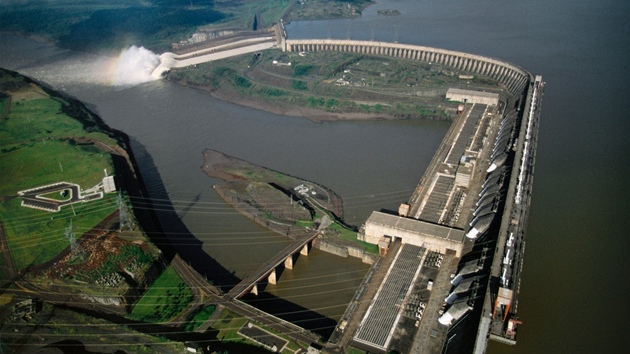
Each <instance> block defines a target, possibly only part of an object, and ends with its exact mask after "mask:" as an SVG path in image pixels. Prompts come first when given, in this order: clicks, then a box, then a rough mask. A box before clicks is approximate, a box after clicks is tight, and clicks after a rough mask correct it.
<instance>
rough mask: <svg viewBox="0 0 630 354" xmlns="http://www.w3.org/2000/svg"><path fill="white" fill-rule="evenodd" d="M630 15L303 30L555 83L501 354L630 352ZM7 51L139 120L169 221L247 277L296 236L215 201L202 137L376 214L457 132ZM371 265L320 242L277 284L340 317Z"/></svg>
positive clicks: (553, 4)
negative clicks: (628, 320)
mask: <svg viewBox="0 0 630 354" xmlns="http://www.w3.org/2000/svg"><path fill="white" fill-rule="evenodd" d="M379 9H396V10H398V11H399V12H400V13H401V15H400V16H396V17H391V16H382V15H378V14H377V11H378V10H379ZM629 17H630V4H629V3H628V2H627V1H623V0H604V1H590V0H577V1H569V0H551V1H550V0H533V1H528V2H525V1H517V0H505V1H500V2H497V1H492V0H473V1H469V0H466V1H464V0H441V1H432V0H397V1H394V0H390V1H377V3H376V5H374V6H372V7H369V8H368V9H366V10H365V11H364V12H363V17H362V18H360V19H353V20H335V21H306V22H295V23H292V24H290V25H289V26H287V31H288V34H289V37H293V38H328V37H330V38H342V39H345V38H351V39H367V40H369V39H374V40H380V41H398V42H400V43H410V44H418V45H426V46H435V47H439V48H445V49H452V50H457V51H462V52H469V53H473V54H479V55H485V56H490V57H495V58H498V59H501V60H506V61H509V62H512V63H514V64H517V65H520V66H522V67H523V68H525V69H526V70H528V71H530V72H532V73H533V74H539V75H542V76H543V78H544V79H545V81H546V82H547V85H546V88H545V96H544V99H543V109H542V117H541V128H540V136H539V142H538V153H537V161H536V174H535V181H534V187H533V190H534V194H533V196H532V207H531V210H530V219H529V229H528V234H527V250H526V253H525V262H524V270H523V282H522V288H521V291H520V299H519V315H520V316H521V320H522V321H523V325H521V326H520V327H519V335H518V344H517V345H516V346H515V347H506V346H503V345H498V344H496V343H492V345H491V346H490V349H489V352H491V353H594V352H628V351H630V348H629V347H628V344H627V342H626V341H624V340H623V338H624V336H623V332H624V329H625V328H626V325H625V317H626V316H624V315H626V314H627V309H626V308H627V306H625V294H624V293H623V291H622V290H621V289H623V288H624V286H623V284H624V283H625V281H626V280H627V279H629V274H628V269H630V261H629V259H630V258H629V257H627V252H628V250H629V249H630V247H629V246H630V242H629V241H628V238H627V234H628V232H627V230H626V227H625V223H624V221H626V220H628V219H629V216H630V215H629V214H628V210H630V202H629V200H630V187H629V185H628V183H627V182H628V177H627V174H625V173H624V172H623V171H624V169H625V167H624V165H625V163H626V162H627V161H630V144H629V143H628V138H627V134H628V132H630V117H629V116H628V113H627V108H626V107H625V102H626V101H627V97H629V96H630V88H629V87H630V86H629V85H628V82H630V74H629V73H628V70H627V69H626V66H627V63H628V62H630V55H629V54H628V51H627V48H630V35H629V34H628V32H627V31H626V30H625V28H626V26H627V25H626V24H627V21H628V19H629ZM0 51H1V53H2V55H0V66H2V67H6V68H8V69H13V70H16V71H19V72H21V73H23V74H25V75H28V76H30V77H33V78H35V79H37V80H40V81H42V82H44V83H47V84H49V85H50V86H52V87H53V88H55V89H58V90H61V91H64V92H66V93H67V94H69V95H72V96H74V97H76V98H78V99H80V100H82V101H84V102H85V103H86V104H88V105H89V106H90V108H92V109H93V110H94V111H95V112H97V113H98V114H99V115H100V116H101V117H102V118H103V119H104V120H105V122H106V123H107V124H109V125H110V126H111V127H113V128H115V129H119V130H122V131H124V132H126V133H127V134H128V135H129V136H130V137H131V139H132V141H133V146H132V148H133V150H134V153H135V154H136V158H137V159H138V161H139V163H140V168H141V172H142V174H143V177H144V178H145V180H146V181H145V182H146V183H147V184H148V186H149V189H150V193H151V198H153V201H154V202H155V203H156V204H157V205H161V204H160V203H158V202H159V201H160V200H168V201H170V203H167V205H166V206H164V208H167V207H168V205H169V204H172V205H173V208H174V209H175V215H176V216H177V219H178V220H181V221H182V223H179V222H172V223H168V222H167V225H164V226H165V228H166V229H167V230H168V231H170V234H171V240H172V242H174V243H175V244H176V245H177V246H179V247H181V248H182V249H184V250H185V249H186V248H187V247H197V246H198V247H200V249H202V250H203V251H204V252H205V254H208V255H210V256H211V257H212V258H214V259H215V260H216V261H217V262H218V263H220V264H221V265H222V266H223V267H224V268H225V269H226V273H228V274H233V275H234V276H236V277H238V278H240V277H242V276H243V275H244V274H246V273H247V272H248V271H252V270H254V269H256V268H257V267H258V266H259V265H260V264H261V263H263V262H265V260H266V259H268V258H270V257H271V256H272V255H273V254H275V252H276V251H277V250H279V249H281V248H282V247H283V246H284V245H286V244H287V243H288V241H287V240H286V239H285V238H283V237H281V236H277V235H274V234H272V233H269V232H267V231H266V230H264V229H262V228H260V227H259V226H257V225H256V224H253V223H251V222H250V221H248V220H247V219H245V218H243V217H241V216H240V215H239V214H238V213H236V212H234V211H233V210H232V208H231V207H229V206H228V205H227V204H225V203H223V202H222V201H221V200H220V199H219V198H218V197H217V196H216V195H215V193H214V192H213V191H212V184H214V183H217V182H218V181H213V180H210V179H209V178H208V177H207V176H206V175H205V174H203V173H202V172H201V170H200V166H201V164H202V161H203V158H202V155H201V152H202V151H203V149H205V148H213V149H216V150H219V151H222V152H224V153H226V154H230V155H233V156H236V157H238V158H241V159H245V160H247V161H250V162H253V163H256V164H259V165H263V166H266V167H269V168H272V169H275V170H278V171H281V172H284V173H288V174H291V175H294V176H299V177H302V178H305V179H308V180H311V181H314V182H318V183H321V184H323V185H326V186H327V187H329V188H331V189H333V190H334V191H336V192H337V193H338V194H339V195H340V196H341V197H342V198H343V199H344V205H345V211H346V220H347V221H348V222H349V223H352V224H355V225H359V224H360V223H362V222H363V221H364V220H365V218H367V216H368V215H369V213H370V211H372V210H375V209H376V210H378V209H381V208H386V209H387V208H389V209H394V208H397V206H398V204H399V203H400V202H403V201H406V199H407V198H408V197H409V196H410V195H411V191H412V190H413V188H414V187H415V186H416V184H417V183H418V181H419V179H420V177H421V175H422V173H423V172H424V168H426V166H427V165H428V162H429V160H430V159H431V157H432V156H433V153H434V151H435V148H437V146H438V145H439V142H440V140H441V139H442V137H443V135H444V133H445V132H446V129H447V128H448V123H445V122H433V121H397V122H386V121H372V122H329V123H323V124H317V123H312V122H310V121H308V120H306V119H302V118H296V117H283V116H277V115H273V114H269V113H265V112H260V111H256V110H252V109H249V108H244V107H240V106H237V105H233V104H228V103H224V102H221V101H217V100H214V99H212V98H210V97H208V95H207V94H205V93H203V92H199V91H195V90H192V89H188V88H184V87H180V86H177V85H173V84H171V83H169V82H164V81H158V82H148V83H145V84H141V85H137V86H133V87H129V88H120V87H112V86H109V85H107V84H106V83H104V82H102V80H100V78H99V77H98V75H96V74H95V73H97V72H98V70H95V68H98V67H100V66H99V65H101V64H102V62H103V61H106V58H104V57H99V56H93V55H88V54H83V53H76V52H68V51H64V50H62V49H59V48H55V47H54V46H51V45H46V44H40V43H35V42H32V41H27V40H24V39H19V38H17V37H13V36H8V35H0ZM165 220H170V219H165ZM192 261H193V262H194V259H193V260H192ZM196 267H197V268H198V269H199V270H200V271H202V272H203V271H204V265H203V264H201V265H196ZM367 267H368V266H367V265H363V264H361V263H360V262H359V261H356V260H353V259H342V258H339V257H335V256H331V255H328V254H324V253H322V252H317V251H315V252H313V253H312V254H311V255H309V256H308V259H306V257H303V258H301V259H299V260H298V261H297V265H296V269H294V270H293V271H290V272H289V271H287V272H285V274H283V278H281V279H280V282H279V283H278V286H277V288H273V289H269V290H270V292H271V294H275V295H276V296H279V297H282V298H284V299H286V300H287V301H290V302H292V303H295V304H298V306H299V307H302V308H306V309H309V310H310V311H313V312H316V313H318V314H321V315H322V316H324V317H328V318H331V319H337V318H339V316H341V314H342V313H343V310H344V309H345V304H346V303H347V302H348V301H349V300H350V298H351V297H352V293H353V290H351V288H352V287H354V286H356V285H357V284H358V283H360V282H361V280H362V277H363V275H364V274H365V272H366V271H367ZM213 269H214V268H210V266H207V268H206V269H205V270H206V273H209V272H210V271H212V270H213ZM208 275H209V278H211V276H210V274H208ZM333 276H334V277H333ZM225 279H229V277H228V276H226V277H225ZM284 280H286V282H283V281H284ZM311 285H313V287H311ZM268 298H269V297H266V298H265V297H263V298H262V299H261V300H260V301H272V300H267V299H268ZM280 311H282V310H280ZM297 311H306V310H304V309H298V310H297ZM326 325H328V324H326Z"/></svg>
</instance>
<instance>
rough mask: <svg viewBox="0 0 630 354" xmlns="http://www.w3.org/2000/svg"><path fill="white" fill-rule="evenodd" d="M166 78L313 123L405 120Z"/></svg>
mask: <svg viewBox="0 0 630 354" xmlns="http://www.w3.org/2000/svg"><path fill="white" fill-rule="evenodd" d="M164 80H167V81H169V82H172V83H174V84H177V85H181V86H184V87H189V88H192V89H195V90H200V91H204V92H206V93H207V94H208V95H210V97H212V98H215V99H217V100H220V101H223V102H227V103H231V104H235V105H238V106H242V107H248V108H252V109H256V110H259V111H263V112H268V113H272V114H277V115H281V116H287V117H300V118H306V119H308V120H310V121H312V122H313V123H323V122H336V121H351V120H352V121H362V120H405V118H396V117H394V116H392V115H389V114H372V113H359V112H350V113H332V112H327V111H324V110H321V109H315V108H304V107H298V106H295V107H287V106H281V105H274V104H272V103H268V102H264V101H262V100H257V99H254V98H252V97H250V96H242V95H240V94H238V93H236V92H230V90H225V89H221V88H219V89H211V88H209V87H207V86H202V85H194V84H190V83H188V82H186V81H183V80H170V79H168V77H167V78H166V79H164Z"/></svg>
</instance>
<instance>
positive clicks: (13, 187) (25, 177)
mask: <svg viewBox="0 0 630 354" xmlns="http://www.w3.org/2000/svg"><path fill="white" fill-rule="evenodd" d="M7 88H9V89H11V90H10V91H4V90H6V89H7ZM0 91H4V93H5V94H10V95H11V96H12V103H11V106H10V110H9V114H8V115H7V116H6V117H5V118H4V119H2V120H1V121H0V142H1V143H0V178H1V179H2V183H0V196H1V197H0V198H1V203H0V220H1V221H2V224H3V226H4V230H5V233H6V237H7V241H8V243H9V248H10V249H11V252H12V257H13V260H14V262H15V266H16V268H17V269H24V268H25V267H28V266H29V265H37V264H40V263H43V262H45V261H48V260H50V259H51V258H52V257H54V256H55V255H56V254H58V253H59V252H60V251H61V250H63V249H64V248H66V247H67V246H68V245H69V243H68V240H67V239H66V237H65V229H66V228H67V227H68V225H69V223H70V220H72V223H73V226H74V232H75V233H76V235H77V238H78V237H80V236H81V235H82V234H83V233H84V232H86V231H88V230H90V229H91V228H92V227H94V226H95V225H97V224H98V223H99V222H100V221H101V220H103V219H104V218H105V217H106V216H108V215H109V214H111V213H112V212H114V211H115V210H116V196H115V195H106V196H105V198H103V199H100V200H95V201H92V202H88V203H78V204H74V205H73V206H65V207H63V208H62V209H61V211H60V212H58V213H51V212H47V211H41V210H36V209H30V208H25V207H22V206H21V205H20V202H21V201H20V199H19V198H17V193H18V191H20V190H24V189H30V188H34V187H38V186H42V185H47V184H52V183H57V182H62V181H66V182H70V183H76V184H79V185H80V186H81V188H83V189H88V188H91V187H93V186H95V185H96V184H97V183H99V182H100V181H101V180H102V178H103V176H104V172H103V171H104V170H105V169H107V170H108V171H109V173H110V174H111V173H114V172H115V171H114V166H113V163H112V158H111V156H110V155H109V154H108V153H105V152H103V151H102V150H101V149H98V148H97V147H96V145H93V144H88V145H79V144H77V142H76V140H75V139H79V138H83V137H89V138H90V139H92V140H93V141H99V142H104V143H106V144H108V145H115V144H116V142H115V141H114V140H113V139H112V138H111V137H109V136H108V135H106V134H104V133H99V132H97V131H96V130H98V129H96V128H95V126H94V125H93V124H94V118H93V117H90V118H86V120H85V121H84V122H80V121H77V120H76V119H74V118H72V117H70V116H68V115H67V114H66V113H65V112H74V113H78V112H80V113H81V115H89V113H88V112H87V111H86V110H84V108H82V106H80V105H77V104H76V103H69V102H68V101H66V100H64V99H62V98H60V97H54V96H49V94H48V93H46V92H44V91H43V90H41V89H40V88H38V87H37V86H35V85H32V84H30V83H28V82H26V81H23V79H21V78H20V77H18V76H15V75H13V74H11V73H9V72H5V71H0ZM5 102H6V101H5ZM86 126H89V128H90V130H93V131H92V132H91V133H86V131H85V128H86ZM56 199H58V198H56ZM42 245H45V247H42Z"/></svg>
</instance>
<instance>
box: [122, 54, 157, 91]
mask: <svg viewBox="0 0 630 354" xmlns="http://www.w3.org/2000/svg"><path fill="white" fill-rule="evenodd" d="M158 65H160V56H159V55H157V54H155V53H153V52H151V51H150V50H148V49H146V48H144V47H136V46H135V45H134V46H131V47H129V48H128V49H125V50H123V51H122V52H121V53H120V55H119V56H118V59H117V61H116V64H115V66H114V67H113V68H112V72H111V83H112V84H113V85H116V86H133V85H137V84H141V83H143V82H147V81H153V80H156V79H157V78H159V77H157V78H156V77H154V76H152V75H151V74H152V73H153V71H154V70H155V68H157V67H158Z"/></svg>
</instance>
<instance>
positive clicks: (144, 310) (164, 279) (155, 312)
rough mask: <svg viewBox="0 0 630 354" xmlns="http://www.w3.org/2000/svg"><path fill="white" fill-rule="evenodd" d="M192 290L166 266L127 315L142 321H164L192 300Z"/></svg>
mask: <svg viewBox="0 0 630 354" xmlns="http://www.w3.org/2000/svg"><path fill="white" fill-rule="evenodd" d="M193 296H194V295H193V292H192V290H190V288H188V285H186V283H184V281H183V280H182V278H181V277H180V276H179V274H177V272H176V271H175V269H174V268H173V267H168V268H166V270H165V271H164V272H163V273H162V275H160V277H159V278H157V279H156V280H155V282H153V284H152V285H151V287H150V288H149V290H147V292H146V293H145V294H144V296H143V297H142V298H141V299H140V300H139V301H138V302H137V303H136V305H135V306H134V308H133V310H132V312H131V314H129V317H131V318H133V319H135V320H138V321H143V322H166V321H169V320H170V319H172V318H173V317H175V316H177V315H178V314H180V313H181V312H182V311H183V310H184V309H185V308H186V307H187V306H188V304H190V302H191V301H192V300H193Z"/></svg>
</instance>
